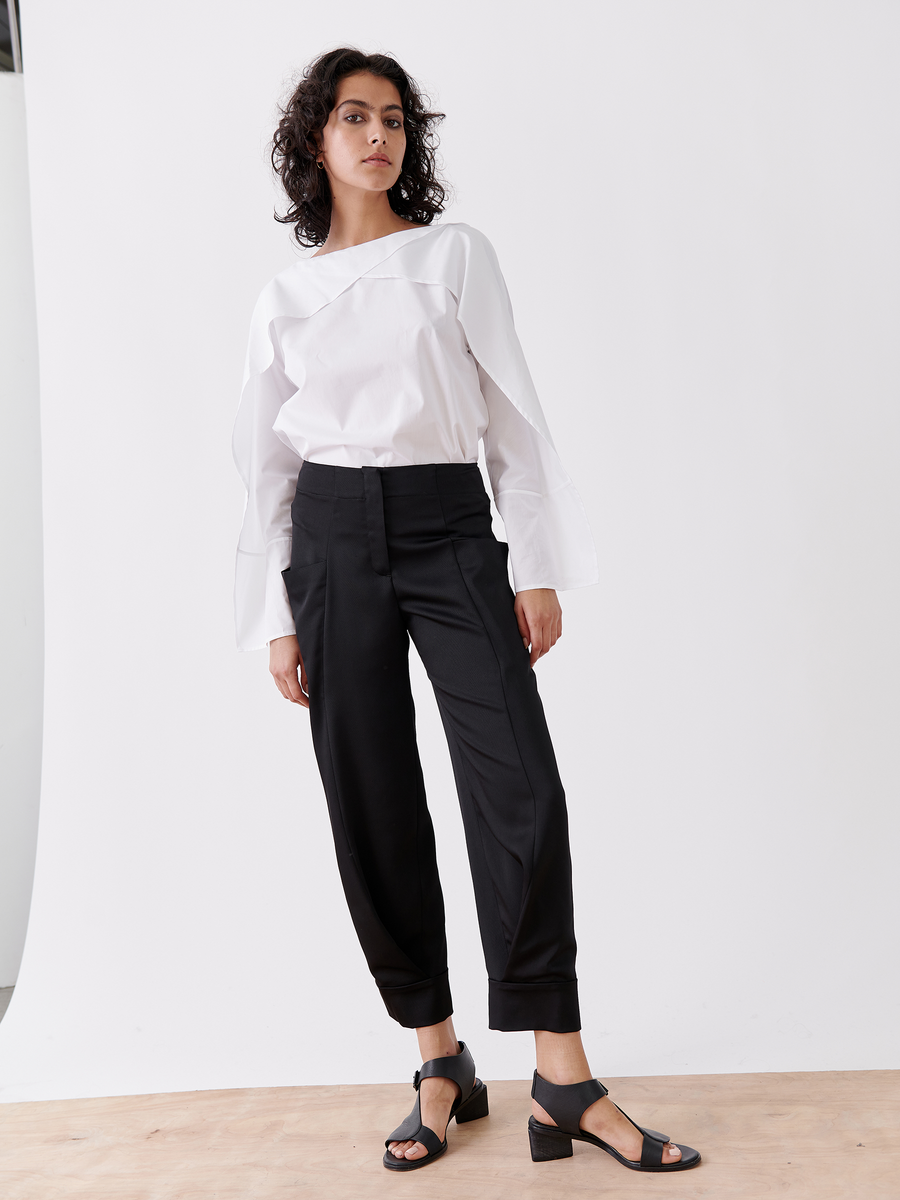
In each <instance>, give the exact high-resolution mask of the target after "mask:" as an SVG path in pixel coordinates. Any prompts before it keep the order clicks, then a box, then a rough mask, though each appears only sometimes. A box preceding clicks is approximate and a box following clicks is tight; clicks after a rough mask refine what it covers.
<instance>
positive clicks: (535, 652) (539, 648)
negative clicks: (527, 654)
mask: <svg viewBox="0 0 900 1200" xmlns="http://www.w3.org/2000/svg"><path fill="white" fill-rule="evenodd" d="M543 653H544V631H543V630H542V629H538V630H537V631H536V632H535V633H533V634H532V637H531V665H532V666H534V664H535V663H536V662H537V660H538V659H539V658H540V657H541V655H542V654H543Z"/></svg>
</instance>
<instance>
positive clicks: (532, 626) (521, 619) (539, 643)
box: [514, 588, 562, 666]
mask: <svg viewBox="0 0 900 1200" xmlns="http://www.w3.org/2000/svg"><path fill="white" fill-rule="evenodd" d="M514 611H515V614H516V620H517V621H518V623H519V633H520V634H521V635H522V641H523V642H524V643H525V649H526V650H529V649H530V651H531V666H534V664H535V663H536V662H537V660H538V659H539V658H540V657H541V656H542V655H543V654H546V653H547V651H548V650H551V649H552V648H553V647H554V646H555V645H556V643H557V642H558V641H559V639H560V638H561V637H562V608H561V607H560V603H559V600H558V599H557V597H556V592H555V591H554V590H553V588H529V589H528V591H525V592H517V593H516V603H515V608H514Z"/></svg>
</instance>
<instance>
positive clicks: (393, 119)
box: [387, 117, 403, 129]
mask: <svg viewBox="0 0 900 1200" xmlns="http://www.w3.org/2000/svg"><path fill="white" fill-rule="evenodd" d="M387 123H388V125H390V126H392V127H393V128H396V129H402V128H403V122H402V121H398V120H397V118H396V117H388V119H387Z"/></svg>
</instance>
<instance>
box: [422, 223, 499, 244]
mask: <svg viewBox="0 0 900 1200" xmlns="http://www.w3.org/2000/svg"><path fill="white" fill-rule="evenodd" d="M433 229H434V231H435V232H436V233H440V235H441V236H442V237H444V238H445V239H446V240H447V241H448V242H450V243H452V244H455V245H458V246H459V247H461V248H463V249H469V248H472V249H475V250H485V249H489V250H491V251H493V249H494V248H493V246H492V245H491V243H490V240H489V239H488V237H487V235H486V234H484V233H482V231H481V230H480V229H476V228H475V226H474V225H467V224H466V222H465V221H446V222H442V223H441V224H440V225H435V226H433Z"/></svg>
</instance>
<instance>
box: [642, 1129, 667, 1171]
mask: <svg viewBox="0 0 900 1200" xmlns="http://www.w3.org/2000/svg"><path fill="white" fill-rule="evenodd" d="M638 1129H640V1131H641V1133H642V1134H643V1135H644V1144H643V1146H642V1147H641V1166H642V1167H661V1166H662V1157H663V1150H664V1148H665V1147H666V1145H667V1144H668V1141H669V1138H668V1136H667V1135H666V1134H665V1133H659V1132H658V1131H657V1130H656V1129H645V1128H644V1127H643V1125H639V1126H638Z"/></svg>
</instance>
